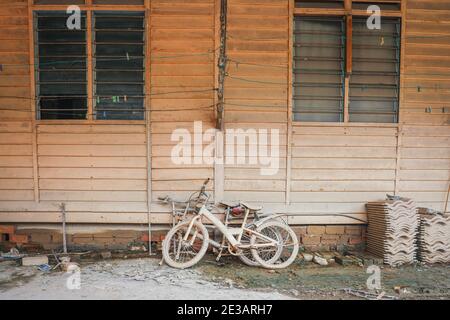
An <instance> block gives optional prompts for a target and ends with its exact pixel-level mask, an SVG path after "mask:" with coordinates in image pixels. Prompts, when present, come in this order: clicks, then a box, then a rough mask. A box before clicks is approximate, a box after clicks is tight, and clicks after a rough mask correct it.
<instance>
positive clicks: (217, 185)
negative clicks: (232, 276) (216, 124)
mask: <svg viewBox="0 0 450 320" xmlns="http://www.w3.org/2000/svg"><path fill="white" fill-rule="evenodd" d="M220 14H221V0H215V1H214V49H215V51H214V62H213V63H214V87H215V88H219V73H220V70H219V58H220V54H219V53H218V50H216V49H217V48H218V47H219V46H220V45H221V19H220ZM219 103H220V101H219V97H218V95H217V94H215V95H214V106H218V104H219ZM222 107H223V105H222ZM218 111H219V110H217V107H216V118H217V117H219V114H217V113H218ZM221 127H222V128H223V129H225V117H224V114H223V116H222V121H221ZM222 134H223V132H222V131H220V132H219V131H218V132H217V134H216V154H215V162H214V199H215V201H216V202H220V201H222V200H223V199H224V192H225V191H224V189H225V187H224V184H225V164H224V160H225V159H224V154H223V151H224V148H225V140H224V138H223V135H222Z"/></svg>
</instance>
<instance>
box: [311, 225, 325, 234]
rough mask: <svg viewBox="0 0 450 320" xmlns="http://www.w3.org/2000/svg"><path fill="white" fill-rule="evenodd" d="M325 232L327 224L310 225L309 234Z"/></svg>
mask: <svg viewBox="0 0 450 320" xmlns="http://www.w3.org/2000/svg"><path fill="white" fill-rule="evenodd" d="M324 233H325V226H309V227H308V234H310V235H322V234H324Z"/></svg>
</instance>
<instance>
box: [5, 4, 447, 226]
mask: <svg viewBox="0 0 450 320" xmlns="http://www.w3.org/2000/svg"><path fill="white" fill-rule="evenodd" d="M228 3H229V12H228V48H227V49H228V57H229V58H230V63H229V66H228V77H227V79H226V83H225V104H226V107H225V109H226V112H225V128H228V129H230V128H241V129H247V128H255V129H258V128H263V129H278V130H279V131H280V133H281V135H280V146H281V149H280V155H281V157H280V171H279V173H278V174H276V175H274V176H261V175H260V171H259V169H260V168H259V167H258V166H245V165H226V166H225V167H224V168H221V167H220V166H214V165H192V166H188V167H185V166H176V165H174V164H172V163H171V161H170V158H169V157H170V154H171V149H172V146H173V145H174V142H173V141H171V139H170V138H171V133H172V131H173V129H175V128H188V129H189V130H193V121H203V130H207V129H209V128H211V127H213V126H214V112H213V109H212V108H210V106H211V105H213V104H214V103H215V102H216V101H215V92H214V91H213V90H212V89H213V88H214V87H215V86H216V75H217V67H216V62H215V61H216V58H217V48H218V46H219V42H218V40H219V37H218V28H219V22H218V12H219V10H218V9H219V7H218V1H217V0H197V1H182V0H177V1H169V0H152V1H151V7H150V9H149V12H150V19H149V20H148V25H149V28H147V31H148V32H149V36H148V38H149V39H150V42H149V46H150V47H149V49H148V52H149V55H150V56H149V57H148V58H149V60H150V61H151V63H150V64H147V65H148V66H149V67H150V68H151V70H150V77H149V80H150V82H149V85H148V88H149V89H148V91H147V94H148V95H149V97H150V99H149V103H148V105H149V106H151V109H152V112H151V113H150V117H149V121H148V123H145V122H133V123H120V122H118V121H114V122H112V123H108V122H95V121H92V122H88V121H86V122H84V121H83V122H74V121H66V122H64V121H57V122H55V123H52V122H50V121H42V122H39V121H35V120H33V119H34V114H33V113H32V112H31V111H32V106H33V101H32V100H31V97H32V96H33V92H32V86H31V81H32V80H31V79H32V77H31V75H30V67H29V64H30V61H31V60H30V56H29V45H30V43H29V28H28V5H27V1H25V0H12V1H11V0H8V1H6V0H0V5H1V9H0V43H1V44H0V64H2V71H0V222H24V223H25V222H36V223H38V222H39V223H47V222H58V221H60V214H59V208H58V206H59V204H60V203H62V202H64V203H66V204H67V211H68V219H69V222H81V223H147V222H148V213H149V212H150V213H151V217H152V221H153V222H156V223H165V222H168V221H170V219H169V216H168V215H167V213H165V212H167V208H164V207H163V206H161V205H160V204H158V202H157V201H156V200H157V197H158V196H161V195H165V194H171V195H173V196H174V197H175V198H185V197H186V196H187V195H188V194H189V193H190V192H192V191H195V190H197V189H198V187H199V185H200V184H201V182H202V181H203V180H204V179H205V178H207V177H210V178H212V179H216V180H217V181H214V180H213V183H212V184H211V185H210V191H211V192H213V194H214V195H215V196H216V198H217V199H221V198H222V197H223V198H224V199H226V200H246V201H249V202H257V203H259V202H263V203H264V205H265V207H266V208H267V210H274V211H277V212H288V213H292V214H294V216H293V217H292V218H291V222H292V223H296V224H297V223H298V224H336V223H345V224H351V223H359V222H358V221H356V220H352V219H349V218H348V217H342V216H341V217H338V216H335V214H346V215H347V216H352V217H356V218H362V219H365V213H364V212H365V209H364V204H365V202H367V201H372V200H379V199H383V198H384V197H385V194H386V193H397V194H401V195H405V196H410V197H414V198H415V199H416V200H418V201H419V203H420V204H421V205H426V206H431V207H433V208H436V209H438V210H442V209H443V208H444V206H445V204H444V201H445V197H446V191H447V189H448V184H449V180H450V143H449V142H450V126H449V124H450V110H449V108H450V106H449V104H448V101H449V97H450V54H449V52H450V50H449V49H450V31H448V30H449V28H448V26H449V23H450V22H449V21H450V0H441V1H434V0H433V1H431V0H408V1H407V11H406V15H405V17H406V20H405V21H404V25H405V27H406V29H405V32H404V33H403V37H404V46H403V50H402V55H403V56H402V61H403V62H402V72H403V77H402V86H403V89H402V97H401V113H400V123H399V125H392V124H386V125H373V124H339V123H332V124H318V123H300V122H294V123H293V122H291V117H290V95H291V90H290V89H289V81H290V76H289V73H290V71H289V65H290V64H289V61H290V59H291V56H290V33H291V30H290V21H291V20H290V11H289V5H290V4H289V2H288V1H284V0H283V1H281V0H229V1H228ZM239 62H241V63H239ZM418 87H420V89H418ZM183 91H186V92H183ZM192 91H196V92H192ZM167 92H174V93H171V94H167ZM188 92H190V93H188ZM426 110H427V111H428V112H426ZM227 143H229V142H227V141H225V144H227ZM149 178H151V180H150V181H149Z"/></svg>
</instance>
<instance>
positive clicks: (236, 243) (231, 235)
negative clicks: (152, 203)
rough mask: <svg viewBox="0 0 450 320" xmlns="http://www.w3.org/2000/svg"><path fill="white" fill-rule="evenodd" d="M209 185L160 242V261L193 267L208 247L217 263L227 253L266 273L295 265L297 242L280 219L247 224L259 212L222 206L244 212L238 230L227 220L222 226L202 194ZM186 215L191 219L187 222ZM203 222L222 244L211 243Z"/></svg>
mask: <svg viewBox="0 0 450 320" xmlns="http://www.w3.org/2000/svg"><path fill="white" fill-rule="evenodd" d="M209 181H210V180H209V179H208V180H207V181H206V182H205V183H204V184H203V186H202V188H201V190H200V192H198V193H195V194H193V195H192V196H191V197H190V199H189V201H188V202H187V206H186V208H190V209H185V210H184V211H182V213H181V217H179V220H180V222H179V223H178V224H177V225H175V226H174V227H173V228H172V229H171V230H170V231H169V233H168V234H167V236H166V238H165V240H164V242H163V248H162V252H163V258H164V261H165V262H166V263H167V264H168V265H169V266H171V267H174V268H178V269H186V268H190V267H192V266H194V265H195V264H197V263H198V262H199V261H200V260H201V259H202V258H203V257H204V255H205V254H206V251H207V250H208V247H209V245H212V246H213V247H215V248H217V249H218V250H219V255H218V259H220V256H221V255H222V253H223V252H224V251H228V252H229V253H230V254H232V255H235V256H238V257H240V258H241V260H242V261H243V262H244V263H246V264H248V265H254V266H262V267H264V268H268V269H282V268H286V267H288V266H289V265H290V264H291V263H293V262H294V260H295V259H296V257H297V254H298V250H299V243H298V239H297V236H296V235H295V233H294V231H293V230H292V229H291V228H290V227H289V226H288V225H287V223H285V222H284V221H282V219H281V216H280V215H275V214H274V215H270V216H266V217H264V218H262V219H261V220H257V221H255V222H253V223H250V224H249V223H248V219H249V216H250V214H251V213H253V214H256V213H257V212H258V211H260V210H261V209H262V208H259V207H254V206H251V205H248V204H245V203H241V204H240V205H239V206H237V205H236V206H235V205H230V204H226V203H224V204H223V205H225V206H226V207H227V210H237V209H238V208H241V210H243V213H242V214H243V217H242V224H241V225H240V227H230V226H229V224H228V223H227V221H228V219H226V223H225V224H224V223H222V222H221V221H220V220H219V218H217V217H216V215H214V214H213V213H212V212H211V211H210V210H209V209H208V207H207V203H208V200H209V195H208V194H207V193H206V192H205V190H206V186H207V184H208V183H209ZM160 200H161V201H163V202H165V203H172V206H173V207H174V203H175V202H174V201H172V200H171V199H170V198H169V197H166V198H160ZM192 203H194V205H192ZM192 208H195V209H194V210H192ZM189 213H192V214H193V215H194V216H193V217H192V218H188V215H189ZM204 220H206V221H209V222H211V223H212V224H213V225H214V226H215V227H216V228H217V230H218V231H219V232H220V233H222V235H223V240H222V242H221V243H219V242H217V241H214V240H212V239H210V237H209V233H208V230H207V229H206V227H205V225H204V224H203V221H204Z"/></svg>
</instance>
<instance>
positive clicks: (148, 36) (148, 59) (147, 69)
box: [144, 0, 153, 255]
mask: <svg viewBox="0 0 450 320" xmlns="http://www.w3.org/2000/svg"><path fill="white" fill-rule="evenodd" d="M151 37H152V33H151V0H145V38H146V39H145V59H144V61H145V68H144V69H145V100H144V101H145V103H144V107H145V112H144V116H145V132H146V141H147V144H146V148H147V213H148V252H149V255H153V252H152V133H151V131H152V127H151V94H150V92H151V66H152V63H151V60H152V57H151V54H152V51H151V45H150V44H151Z"/></svg>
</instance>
